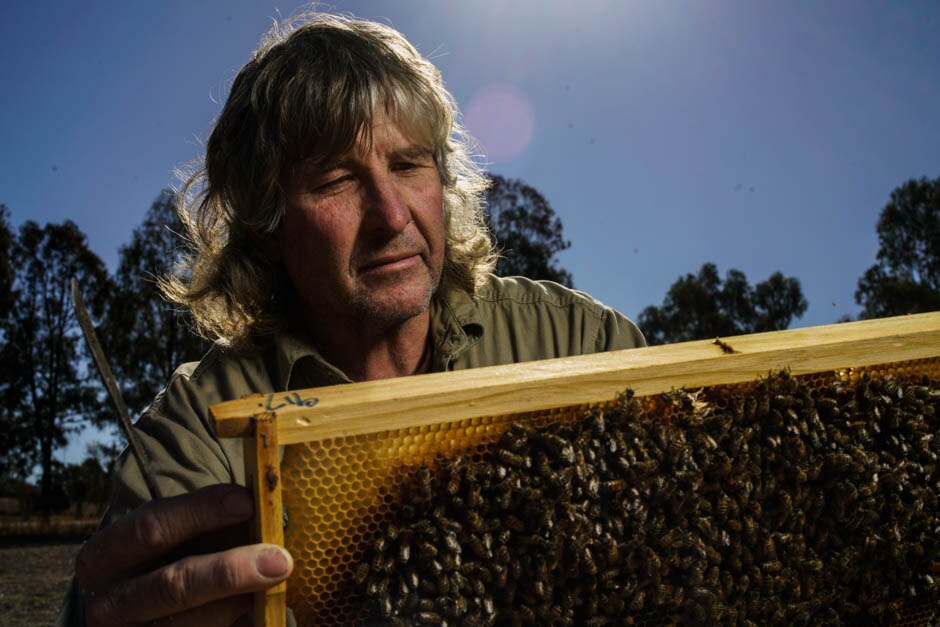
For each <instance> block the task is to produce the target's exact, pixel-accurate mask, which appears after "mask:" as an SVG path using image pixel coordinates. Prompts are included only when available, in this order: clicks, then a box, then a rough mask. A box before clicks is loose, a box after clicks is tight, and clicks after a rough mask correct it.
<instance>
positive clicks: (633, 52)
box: [0, 0, 940, 326]
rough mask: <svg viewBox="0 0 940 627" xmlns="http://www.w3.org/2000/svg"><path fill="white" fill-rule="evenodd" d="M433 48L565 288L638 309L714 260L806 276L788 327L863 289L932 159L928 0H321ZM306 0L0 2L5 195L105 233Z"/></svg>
mask: <svg viewBox="0 0 940 627" xmlns="http://www.w3.org/2000/svg"><path fill="white" fill-rule="evenodd" d="M320 6H321V8H330V7H332V8H335V10H338V11H342V12H351V13H354V14H356V15H358V16H361V17H366V18H371V19H377V20H380V21H383V22H386V23H390V24H392V25H393V26H395V27H396V28H398V29H399V30H401V31H402V32H403V33H404V34H405V35H406V36H407V37H408V38H409V39H410V40H411V41H412V42H413V43H414V44H415V45H416V46H417V47H418V48H419V49H420V50H421V51H422V52H423V53H425V54H426V55H428V56H430V57H431V58H432V59H433V60H434V62H435V63H436V64H437V65H438V67H439V68H440V69H441V71H442V73H443V76H444V80H445V82H446V84H447V85H448V87H449V88H450V90H451V91H452V92H453V93H454V95H455V96H456V97H457V100H458V102H460V104H461V106H462V108H463V109H464V112H465V114H466V119H467V123H468V126H469V127H470V131H471V133H474V134H475V135H477V136H478V139H479V140H480V142H481V144H482V145H483V146H484V148H485V149H486V151H487V155H488V157H487V159H488V163H489V168H490V170H491V171H493V172H496V173H499V174H502V175H505V176H510V177H518V178H521V179H523V180H525V181H526V182H527V183H529V184H530V185H532V186H534V187H535V188H537V189H538V190H540V191H541V192H542V193H543V194H544V195H545V196H546V197H547V198H548V199H549V201H550V202H551V204H552V206H553V207H554V208H555V210H556V212H557V213H558V214H559V215H560V217H561V218H562V220H563V222H564V226H565V234H566V236H567V237H568V238H569V239H570V240H571V242H572V247H571V249H570V250H569V251H567V252H565V253H564V254H563V255H562V257H561V263H562V265H563V266H564V267H566V268H567V269H569V270H570V271H571V272H572V273H573V275H574V280H575V285H576V286H577V287H578V288H580V289H583V290H585V291H588V292H589V293H591V294H593V295H594V296H596V297H597V298H599V299H601V300H603V301H604V302H606V303H607V304H609V305H611V306H613V307H615V308H617V309H619V310H621V311H622V312H624V313H625V314H627V315H628V316H630V317H633V318H635V317H636V316H637V315H638V314H639V312H640V311H641V310H642V309H643V308H644V307H646V306H647V305H650V304H660V303H661V302H662V299H663V297H664V295H665V293H666V290H667V289H668V287H669V286H670V285H671V284H672V282H673V281H675V280H676V278H677V277H679V276H680V275H682V274H685V273H688V272H695V271H697V270H698V269H699V268H700V267H701V265H702V264H703V263H705V262H709V261H711V262H714V263H716V264H717V265H718V267H719V270H720V271H721V272H722V273H724V272H726V271H727V270H729V269H731V268H737V269H739V270H742V271H743V272H745V273H746V274H747V276H748V278H749V280H750V281H751V282H752V283H755V282H757V281H760V280H763V279H764V278H766V277H767V276H768V275H769V274H771V273H772V272H774V271H777V270H779V271H781V272H783V273H784V274H786V275H790V276H796V277H797V278H799V279H800V281H801V282H802V286H803V290H804V292H805V294H806V297H807V299H808V300H809V303H810V308H809V311H808V312H807V314H806V315H805V316H804V317H803V318H802V319H801V320H798V321H797V322H796V323H795V325H794V326H809V325H817V324H828V323H831V322H834V321H835V320H837V319H838V318H839V317H840V316H843V315H845V314H849V315H854V314H856V313H857V311H858V307H857V306H856V305H855V303H854V300H853V293H854V290H855V287H856V282H857V280H858V277H859V276H861V275H862V273H863V272H864V271H865V269H866V268H868V267H869V266H870V265H871V264H873V263H874V261H875V254H876V251H877V238H876V234H875V222H876V220H877V216H878V213H879V211H880V209H881V208H882V207H883V206H884V204H885V203H886V202H887V200H888V196H889V194H890V192H891V190H892V189H893V188H894V187H896V186H897V185H898V184H900V183H902V182H904V181H906V180H907V179H909V178H913V177H921V176H928V177H936V176H940V116H938V113H937V112H938V111H940V3H937V2H936V1H935V0H927V1H923V2H915V1H909V2H887V1H884V2H864V3H863V2H854V1H828V2H817V1H808V0H793V1H788V2H763V1H753V0H710V1H696V2H693V1H678V0H677V1H662V0H581V1H580V2H578V3H572V2H561V1H554V0H490V1H485V2H484V1H475V2H474V1H466V0H465V1H462V2H456V1H442V0H436V1H435V0H414V1H411V2H390V1H389V2H382V1H377V2H356V1H347V2H336V3H335V4H332V5H327V4H321V5H320ZM298 8H300V5H299V4H278V3H275V2H271V1H269V0H263V1H248V0H242V1H236V2H223V1H221V0H200V1H197V2H183V1H181V0H172V1H166V2H117V1H114V2H88V3H66V2H62V3H58V2H55V3H54V2H26V1H24V0H7V1H6V2H4V3H2V7H0V59H2V60H3V61H2V63H0V93H2V98H0V112H2V115H0V146H2V147H3V149H2V153H0V203H4V204H6V205H7V206H8V207H9V209H10V210H11V211H12V214H13V220H14V223H17V224H18V223H20V222H22V221H23V220H26V219H32V220H36V221H39V222H40V223H44V222H49V221H53V222H59V221H62V220H64V219H67V218H68V219H72V220H74V221H75V222H76V223H78V225H79V226H80V227H81V228H82V230H83V231H84V232H85V233H87V234H88V237H89V241H90V245H91V247H92V248H93V250H95V251H96V252H97V253H98V254H99V255H100V256H101V257H102V258H103V259H104V260H105V261H106V263H107V264H108V266H109V267H110V268H111V269H112V270H113V269H114V268H115V266H116V261H117V250H118V247H119V246H121V245H122V244H124V243H125V242H127V241H128V240H129V238H130V234H131V231H132V229H133V228H134V227H135V226H136V225H137V224H138V223H139V222H140V221H141V219H142V216H143V213H144V212H145V211H146V209H147V208H148V207H149V205H150V203H151V202H152V201H153V200H154V198H155V197H156V196H157V194H158V193H159V191H160V190H161V189H162V188H163V187H165V186H168V185H172V184H175V182H176V181H175V179H174V176H173V170H174V168H176V167H177V166H179V165H181V164H184V163H185V162H187V161H189V160H192V159H194V158H196V157H197V156H198V155H199V152H200V146H201V142H202V141H203V140H204V139H205V138H206V137H207V135H208V130H209V128H210V125H211V122H212V120H213V119H214V117H215V116H216V115H217V114H218V112H219V110H220V108H221V103H222V101H223V100H224V97H225V95H226V93H227V89H228V85H229V84H230V82H231V80H232V78H234V76H235V74H236V72H237V71H238V69H239V68H240V67H241V65H242V64H243V63H244V62H246V61H247V60H248V58H249V54H250V51H251V50H252V49H253V48H254V47H255V45H256V44H257V41H258V39H259V38H260V36H261V35H262V33H263V32H264V31H265V30H266V28H267V27H268V25H269V24H270V23H271V20H272V19H276V18H277V17H278V16H288V15H291V14H292V13H294V12H295V11H296V10H297V9H298Z"/></svg>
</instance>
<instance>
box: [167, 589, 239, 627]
mask: <svg viewBox="0 0 940 627" xmlns="http://www.w3.org/2000/svg"><path fill="white" fill-rule="evenodd" d="M252 601H253V597H252V596H251V595H250V594H243V595H240V596H237V597H233V598H230V599H222V600H220V601H214V602H212V603H206V604H205V605H203V606H201V607H197V608H195V609H193V610H189V611H188V612H185V613H183V614H179V615H176V616H171V617H169V618H164V619H161V620H156V621H152V622H151V623H150V625H152V626H153V627H163V626H164V625H166V626H172V627H209V626H210V625H225V626H226V627H230V626H236V625H237V626H241V625H245V626H247V627H251V624H252V620H251V609H252Z"/></svg>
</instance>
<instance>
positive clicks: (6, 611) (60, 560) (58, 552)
mask: <svg viewBox="0 0 940 627" xmlns="http://www.w3.org/2000/svg"><path fill="white" fill-rule="evenodd" d="M79 546H81V543H80V542H64V543H56V544H42V545H41V544H23V545H13V546H0V617H2V618H0V623H3V625H5V626H6V627H21V626H22V627H26V626H31V625H49V624H51V623H52V621H53V620H54V619H55V617H56V615H57V614H58V612H59V606H60V605H61V604H62V599H63V598H64V597H65V591H66V588H67V587H68V583H69V578H70V577H71V575H72V564H73V562H74V560H75V554H76V553H77V552H78V548H79Z"/></svg>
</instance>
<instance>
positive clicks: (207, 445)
mask: <svg viewBox="0 0 940 627" xmlns="http://www.w3.org/2000/svg"><path fill="white" fill-rule="evenodd" d="M265 361H266V360H265V358H264V353H263V352H237V351H234V350H232V349H231V348H230V347H229V346H227V345H226V344H224V343H220V342H217V343H216V344H214V345H213V346H212V347H211V348H210V349H209V351H208V352H207V353H206V354H205V355H204V356H203V357H202V359H200V360H199V361H198V362H189V363H185V364H183V365H181V366H180V367H179V368H177V369H176V371H175V372H174V373H173V375H172V376H171V377H170V380H169V381H168V382H167V385H166V387H165V388H164V389H163V390H162V391H161V392H160V393H159V394H157V396H156V398H154V400H153V402H152V403H151V404H150V406H149V407H147V408H146V409H145V410H144V411H143V413H142V414H141V416H140V419H139V420H137V422H136V424H135V430H136V431H137V433H138V435H139V436H140V441H141V444H142V446H143V448H144V452H145V454H146V455H147V457H148V458H149V460H150V462H151V465H152V466H153V469H154V471H155V473H156V475H157V481H158V483H159V484H160V486H161V489H162V490H163V492H164V493H165V494H168V495H172V494H179V493H182V492H189V491H191V490H194V489H197V488H199V487H202V486H204V485H209V484H212V483H227V482H232V481H235V482H239V483H243V482H244V472H243V468H242V463H241V447H242V445H241V443H240V442H237V441H229V440H220V439H218V438H216V436H215V432H214V429H213V428H212V420H211V416H210V411H209V408H210V407H211V406H212V405H214V404H216V403H219V402H222V401H226V400H231V399H234V398H240V397H242V396H245V395H246V394H249V393H252V392H258V391H264V390H268V389H270V386H271V385H272V383H271V378H270V374H269V373H268V372H266V370H267V369H266V368H265ZM145 500H147V490H146V485H145V483H144V482H143V480H142V476H141V475H140V471H139V469H138V468H137V465H136V463H134V461H133V458H131V457H128V455H127V454H126V453H125V454H124V455H122V457H121V460H120V461H119V463H118V466H117V469H116V475H115V483H114V488H113V492H112V501H111V508H112V510H114V511H115V512H123V511H127V510H129V509H131V508H133V507H136V506H137V505H139V504H140V503H141V502H143V501H145Z"/></svg>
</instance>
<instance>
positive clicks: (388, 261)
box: [359, 252, 421, 273]
mask: <svg viewBox="0 0 940 627" xmlns="http://www.w3.org/2000/svg"><path fill="white" fill-rule="evenodd" d="M420 261H421V255H420V253H413V252H408V253H396V254H393V255H384V256H382V257H378V258H376V259H372V260H370V261H368V262H366V263H364V264H362V265H361V266H359V272H361V273H367V272H398V271H400V270H405V269H408V268H410V267H412V266H413V265H415V264H417V263H419V262H420Z"/></svg>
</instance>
